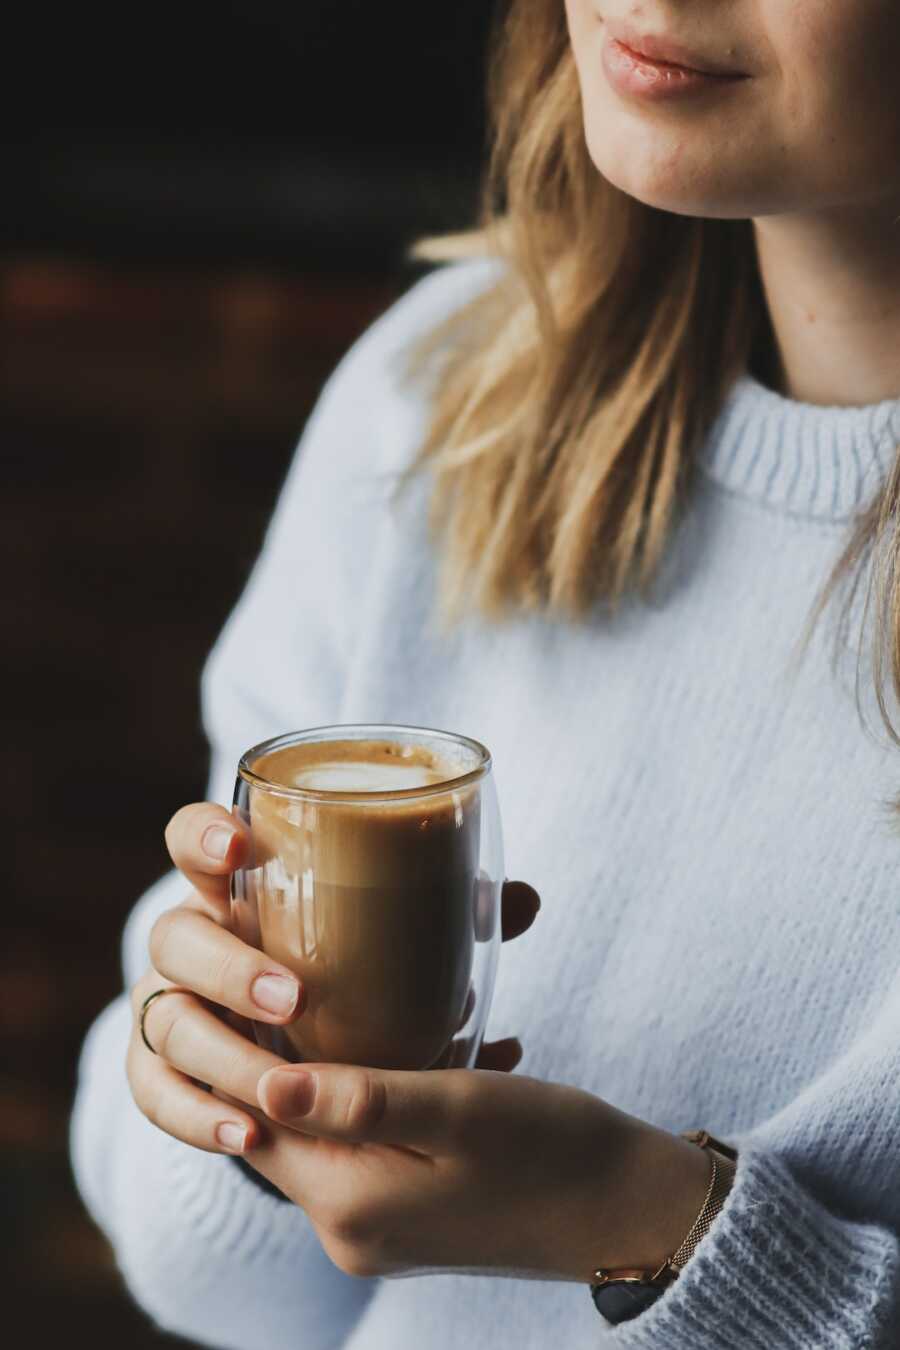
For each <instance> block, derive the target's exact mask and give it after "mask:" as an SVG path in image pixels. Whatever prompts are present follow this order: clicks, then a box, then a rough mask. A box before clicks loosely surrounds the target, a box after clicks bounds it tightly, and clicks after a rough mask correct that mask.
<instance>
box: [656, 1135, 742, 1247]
mask: <svg viewBox="0 0 900 1350" xmlns="http://www.w3.org/2000/svg"><path fill="white" fill-rule="evenodd" d="M682 1137H683V1138H684V1139H689V1140H690V1141H691V1143H693V1144H697V1145H699V1147H700V1148H703V1149H705V1150H706V1152H707V1153H708V1154H709V1158H710V1164H711V1167H710V1177H709V1188H708V1189H707V1192H706V1196H705V1198H704V1201H703V1204H702V1205H701V1207H700V1213H699V1214H698V1215H697V1217H696V1219H695V1220H694V1222H693V1224H692V1225H691V1227H690V1228H689V1229H688V1232H687V1234H686V1235H685V1237H684V1240H683V1241H682V1243H681V1246H680V1247H679V1248H678V1250H677V1251H676V1252H674V1253H673V1254H672V1256H670V1257H669V1265H670V1266H673V1267H674V1268H675V1270H677V1271H681V1270H683V1269H684V1267H685V1266H686V1265H687V1263H688V1261H690V1259H691V1257H692V1256H693V1255H694V1252H695V1251H696V1250H697V1247H698V1246H699V1244H700V1242H701V1241H702V1240H703V1238H705V1237H706V1234H707V1233H708V1232H709V1230H710V1228H711V1227H712V1224H713V1220H714V1219H715V1217H716V1215H717V1214H718V1213H719V1210H720V1209H721V1208H722V1206H723V1205H724V1203H725V1197H726V1196H727V1195H728V1192H729V1191H730V1190H731V1185H732V1182H733V1181H734V1174H735V1171H736V1170H737V1154H736V1153H735V1151H734V1149H733V1148H731V1147H730V1146H729V1145H728V1144H723V1143H722V1142H721V1141H720V1140H718V1139H714V1138H713V1137H712V1135H711V1134H709V1132H708V1131H707V1130H686V1131H685V1133H684V1135H683V1136H682Z"/></svg>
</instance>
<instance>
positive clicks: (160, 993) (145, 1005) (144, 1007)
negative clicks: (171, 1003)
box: [138, 984, 190, 1055]
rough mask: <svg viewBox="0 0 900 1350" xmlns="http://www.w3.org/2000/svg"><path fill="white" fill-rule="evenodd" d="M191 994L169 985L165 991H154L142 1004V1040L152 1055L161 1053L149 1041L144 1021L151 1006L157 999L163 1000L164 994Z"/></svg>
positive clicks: (140, 1023)
mask: <svg viewBox="0 0 900 1350" xmlns="http://www.w3.org/2000/svg"><path fill="white" fill-rule="evenodd" d="M189 993H190V990H189V989H182V988H181V986H180V985H177V984H167V985H166V986H165V988H163V989H154V991H153V993H152V994H148V995H147V997H146V998H145V999H144V1001H143V1003H142V1004H141V1015H140V1018H139V1020H138V1026H139V1027H140V1029H141V1040H142V1041H143V1042H144V1044H145V1045H146V1047H147V1049H148V1050H149V1051H150V1053H151V1054H153V1055H156V1054H158V1053H159V1051H157V1050H154V1049H153V1046H152V1045H151V1044H150V1042H149V1041H148V1040H147V1032H146V1030H145V1029H144V1020H145V1018H146V1016H147V1009H148V1008H149V1007H150V1004H151V1003H153V1002H154V1001H155V1000H156V999H158V998H162V996H163V994H189Z"/></svg>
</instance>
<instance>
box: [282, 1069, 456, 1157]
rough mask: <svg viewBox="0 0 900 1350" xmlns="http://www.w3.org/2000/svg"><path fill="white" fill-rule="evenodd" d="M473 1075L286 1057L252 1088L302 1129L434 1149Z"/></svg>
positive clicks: (450, 1127)
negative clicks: (294, 1060)
mask: <svg viewBox="0 0 900 1350" xmlns="http://www.w3.org/2000/svg"><path fill="white" fill-rule="evenodd" d="M475 1077H478V1075H473V1074H472V1073H471V1072H469V1071H468V1070H466V1069H444V1070H441V1071H440V1072H439V1073H421V1072H418V1073H417V1072H415V1071H404V1070H385V1069H366V1068H360V1067H358V1066H357V1065H353V1064H315V1065H312V1064H304V1065H303V1066H302V1067H301V1066H300V1065H293V1064H286V1065H282V1066H280V1067H278V1068H275V1069H271V1070H269V1071H268V1072H267V1073H265V1074H263V1076H262V1077H261V1078H260V1080H259V1084H258V1086H257V1096H258V1100H259V1104H260V1106H261V1107H262V1108H263V1110H264V1111H265V1113H266V1115H267V1116H269V1117H270V1118H271V1119H272V1120H274V1121H276V1122H278V1123H279V1124H281V1125H289V1126H291V1128H292V1129H295V1130H299V1131H301V1132H302V1133H303V1134H314V1135H322V1136H324V1137H325V1138H328V1139H341V1140H345V1141H347V1142H348V1143H360V1142H363V1141H365V1142H369V1143H384V1144H397V1145H407V1146H409V1147H411V1148H416V1149H424V1150H425V1151H426V1152H429V1153H434V1152H436V1151H439V1150H440V1149H441V1147H442V1146H445V1145H447V1144H449V1143H450V1141H451V1140H452V1139H453V1138H454V1136H455V1133H456V1129H457V1126H458V1123H459V1121H460V1119H461V1118H462V1116H463V1114H464V1112H465V1110H466V1105H467V1102H468V1100H469V1095H470V1093H471V1092H472V1091H473V1081H472V1080H473V1079H474V1078H475Z"/></svg>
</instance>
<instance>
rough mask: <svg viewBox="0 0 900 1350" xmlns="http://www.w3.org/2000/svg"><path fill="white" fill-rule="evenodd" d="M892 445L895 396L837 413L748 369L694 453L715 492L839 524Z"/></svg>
mask: <svg viewBox="0 0 900 1350" xmlns="http://www.w3.org/2000/svg"><path fill="white" fill-rule="evenodd" d="M898 445H900V396H898V397H897V398H888V399H884V400H882V401H881V402H880V403H869V404H865V405H860V406H852V407H844V406H841V405H837V404H834V405H832V404H829V405H826V404H818V403H804V402H802V401H800V400H799V399H792V398H787V397H786V396H785V395H783V394H779V393H777V392H776V391H775V390H774V389H770V388H769V387H768V386H767V385H764V384H762V383H761V382H760V381H759V380H758V379H757V378H756V377H755V376H754V375H752V374H750V372H749V371H748V370H744V371H743V372H742V373H741V374H740V375H739V376H738V377H737V379H736V380H735V381H734V383H733V384H732V386H731V388H730V390H729V391H728V394H727V395H726V398H725V401H724V403H723V405H722V407H721V408H720V410H719V413H718V416H717V417H716V420H715V422H714V423H713V425H712V427H711V428H710V431H709V433H708V435H707V437H706V440H705V441H704V443H703V445H702V446H701V448H700V451H699V455H698V459H699V462H700V465H701V467H702V469H703V470H704V472H705V473H706V474H707V475H708V476H709V477H710V478H712V479H713V480H714V481H715V482H716V483H718V484H719V485H720V486H721V487H723V488H725V489H727V490H728V491H730V492H733V493H736V494H737V495H739V496H741V497H746V498H748V499H750V500H754V501H757V502H759V503H760V504H761V505H765V506H768V507H771V508H774V509H775V510H779V511H784V512H786V513H788V514H791V515H797V516H804V517H807V518H809V519H812V520H824V521H836V522H837V521H845V520H848V519H849V518H850V517H851V516H853V515H854V514H855V513H856V512H857V511H858V510H859V509H860V508H861V507H863V506H865V505H866V503H867V502H868V501H869V500H870V499H871V497H872V495H873V494H874V492H875V490H876V488H877V486H878V483H879V482H880V481H882V479H883V478H884V476H885V475H886V474H887V472H888V470H889V469H890V466H891V464H892V462H893V458H894V453H895V448H896V447H897V446H898Z"/></svg>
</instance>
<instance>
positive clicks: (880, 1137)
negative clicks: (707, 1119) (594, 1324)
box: [604, 980, 900, 1350]
mask: <svg viewBox="0 0 900 1350" xmlns="http://www.w3.org/2000/svg"><path fill="white" fill-rule="evenodd" d="M898 1045H900V980H898V981H897V983H896V985H895V987H894V989H893V990H892V991H891V993H890V994H889V996H888V997H887V998H886V999H885V1001H884V1003H883V1004H882V1006H881V1008H880V1010H879V1013H878V1015H877V1016H876V1017H874V1018H873V1019H872V1020H871V1021H870V1023H869V1025H868V1026H867V1028H866V1030H865V1032H864V1033H863V1034H862V1035H861V1036H860V1037H859V1038H858V1039H857V1040H856V1041H855V1042H854V1043H853V1044H852V1045H851V1046H850V1047H849V1049H848V1050H847V1051H846V1052H845V1053H844V1054H842V1055H841V1056H839V1057H838V1058H837V1059H836V1060H835V1062H834V1063H833V1064H832V1065H831V1066H830V1067H829V1069H828V1070H827V1071H826V1072H824V1073H823V1074H822V1076H821V1077H820V1078H818V1079H817V1080H816V1081H814V1082H813V1083H812V1084H810V1085H809V1086H808V1087H806V1088H805V1089H804V1090H803V1091H802V1092H801V1093H799V1094H798V1095H797V1096H796V1097H795V1098H794V1099H793V1100H792V1101H791V1102H789V1103H788V1104H787V1105H786V1106H785V1107H784V1108H783V1109H782V1110H780V1111H779V1112H778V1113H777V1114H776V1115H774V1116H772V1117H771V1118H769V1119H767V1120H765V1121H762V1122H760V1123H759V1124H757V1125H756V1126H754V1127H753V1128H752V1129H749V1130H747V1131H745V1132H743V1133H736V1132H731V1133H730V1134H728V1135H725V1137H727V1138H728V1139H729V1142H733V1143H734V1145H735V1147H736V1148H737V1149H738V1151H739V1157H738V1167H737V1172H736V1174H735V1179H734V1183H733V1185H732V1189H731V1191H730V1193H729V1195H728V1198H727V1200H726V1202H725V1205H724V1206H723V1208H722V1210H721V1211H720V1213H719V1214H718V1216H717V1217H716V1219H715V1221H714V1222H713V1224H712V1226H711V1228H710V1230H709V1233H708V1234H707V1236H706V1237H705V1238H704V1239H703V1241H702V1242H701V1243H700V1245H699V1247H698V1248H697V1251H696V1253H695V1255H694V1256H693V1257H692V1258H691V1260H690V1261H689V1262H688V1264H687V1266H685V1268H684V1271H683V1273H682V1275H681V1276H680V1277H679V1279H678V1280H677V1281H676V1282H675V1284H674V1285H672V1286H671V1287H670V1289H669V1290H667V1292H666V1293H665V1294H664V1295H663V1296H662V1297H661V1298H660V1299H659V1300H658V1301H657V1303H656V1304H654V1305H653V1307H652V1308H650V1309H648V1311H647V1312H645V1313H642V1314H641V1315H640V1316H638V1317H637V1318H635V1319H634V1320H633V1321H632V1322H629V1323H624V1324H623V1325H622V1326H620V1327H619V1328H617V1330H616V1331H615V1332H614V1333H613V1334H612V1336H611V1338H610V1341H609V1344H610V1345H611V1346H613V1345H615V1346H618V1347H620V1350H659V1347H661V1346H671V1347H672V1350H675V1347H678V1348H679V1350H681V1347H687V1346H690V1347H691V1350H813V1348H815V1350H892V1348H893V1347H895V1346H897V1345H898V1344H900V1238H898V1233H897V1231H896V1228H895V1226H894V1224H893V1222H885V1221H884V1218H883V1216H884V1215H885V1213H889V1214H896V1213H897V1204H896V1200H895V1199H894V1198H893V1197H894V1196H895V1194H896V1187H897V1162H896V1151H895V1150H896V1144H895V1140H896V1138H897V1132H898V1129H900V1094H898V1092H897V1082H898V1074H900V1054H898V1049H897V1047H898ZM710 1128H712V1129H713V1133H716V1130H715V1127H714V1126H711V1127H710ZM721 1133H722V1134H723V1135H724V1134H725V1132H721ZM817 1138H818V1139H822V1140H823V1141H825V1140H827V1144H828V1148H827V1156H828V1157H829V1158H830V1159H831V1160H832V1167H831V1169H830V1170H829V1169H827V1168H826V1167H825V1166H824V1165H823V1164H822V1163H820V1162H819V1151H818V1150H816V1149H815V1140H816V1139H817ZM810 1141H812V1144H811V1143H810ZM825 1152H826V1150H824V1149H823V1150H822V1153H825ZM836 1157H837V1159H838V1160H839V1164H840V1165H839V1166H838V1167H835V1166H834V1165H833V1164H834V1159H835V1158H836ZM842 1177H844V1178H846V1177H849V1178H851V1180H850V1181H849V1182H844V1181H842V1180H840V1178H842ZM886 1195H887V1196H889V1197H890V1200H889V1202H886V1201H885V1196H886ZM875 1215H878V1216H882V1217H881V1218H880V1219H877V1220H876V1219H875V1218H874V1217H873V1216H875ZM605 1343H606V1342H604V1344H605Z"/></svg>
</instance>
